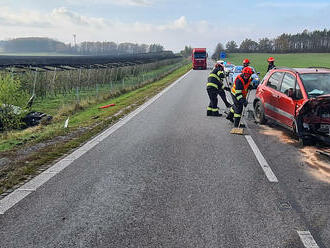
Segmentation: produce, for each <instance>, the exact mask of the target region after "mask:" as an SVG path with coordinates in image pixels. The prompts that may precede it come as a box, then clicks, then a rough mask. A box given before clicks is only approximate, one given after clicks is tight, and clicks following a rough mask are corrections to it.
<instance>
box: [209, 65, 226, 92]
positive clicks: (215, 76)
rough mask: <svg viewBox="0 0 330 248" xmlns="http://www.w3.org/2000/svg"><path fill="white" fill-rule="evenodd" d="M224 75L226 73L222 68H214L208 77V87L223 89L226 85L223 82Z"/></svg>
mask: <svg viewBox="0 0 330 248" xmlns="http://www.w3.org/2000/svg"><path fill="white" fill-rule="evenodd" d="M224 77H225V74H224V72H223V71H222V70H221V69H220V68H214V69H213V70H212V72H211V73H210V75H209V77H208V78H207V84H206V86H207V88H208V87H214V88H216V89H223V88H224V87H225V86H224V84H223V83H222V81H223V78H224Z"/></svg>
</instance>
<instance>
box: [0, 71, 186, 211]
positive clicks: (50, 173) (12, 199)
mask: <svg viewBox="0 0 330 248" xmlns="http://www.w3.org/2000/svg"><path fill="white" fill-rule="evenodd" d="M191 71H192V70H190V71H189V72H187V73H186V74H184V75H183V76H181V77H180V78H179V79H177V80H176V81H175V82H174V83H172V84H171V85H170V86H168V87H167V88H165V89H164V90H163V91H161V92H160V93H158V94H157V95H156V96H154V97H153V98H151V99H150V100H149V101H147V102H146V103H144V104H143V105H141V106H140V107H139V108H137V109H136V110H134V111H133V112H132V113H130V114H129V115H127V116H126V117H124V118H123V119H122V120H120V121H118V122H117V123H116V124H114V125H113V126H111V127H110V128H108V129H106V130H105V131H103V132H102V133H100V134H99V135H97V136H96V137H94V138H93V139H92V140H90V141H88V142H87V143H86V144H84V145H83V146H82V147H80V148H79V149H77V150H75V151H74V152H72V153H71V154H70V155H68V156H67V157H65V158H64V159H62V160H60V161H59V162H57V163H56V164H55V165H53V166H52V167H50V168H49V169H47V170H46V171H44V172H43V173H41V174H39V175H38V176H36V177H35V178H33V179H32V180H31V181H29V182H27V183H26V184H24V185H23V186H22V187H20V188H19V189H16V190H15V191H13V192H12V193H10V194H9V195H8V196H6V197H4V198H3V199H1V200H0V215H3V214H4V213H5V212H6V211H7V210H8V209H10V208H11V207H13V206H14V205H15V204H17V203H18V202H19V201H21V200H23V199H24V198H25V197H26V196H28V195H29V194H30V193H32V192H33V191H36V189H37V188H39V187H40V186H41V185H43V184H44V183H46V182H47V181H48V180H49V179H51V178H52V177H54V176H55V175H56V174H57V173H59V172H61V171H62V170H63V169H65V168H66V167H68V166H69V165H70V164H71V163H72V162H73V161H74V160H76V159H78V158H79V157H81V156H82V155H83V154H85V153H86V152H88V151H89V150H90V149H92V148H93V147H94V146H96V145H97V144H99V143H100V142H101V141H102V140H104V139H105V138H107V137H108V136H110V135H111V134H112V133H114V132H115V131H117V130H118V129H119V128H121V127H122V126H124V125H125V124H126V123H127V122H128V121H129V120H131V119H132V118H133V117H134V116H136V115H137V114H139V113H140V112H142V111H143V110H144V109H145V108H147V107H148V106H149V105H151V104H152V103H153V102H155V101H156V100H157V99H158V98H160V97H161V96H162V95H163V94H164V93H165V92H167V91H168V90H169V89H171V88H172V87H174V86H175V85H176V84H177V83H179V82H180V81H181V80H182V79H184V78H185V77H186V76H187V75H188V74H189V73H190V72H191Z"/></svg>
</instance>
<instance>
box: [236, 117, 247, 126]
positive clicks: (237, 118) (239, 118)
mask: <svg viewBox="0 0 330 248" xmlns="http://www.w3.org/2000/svg"><path fill="white" fill-rule="evenodd" d="M240 120H241V117H235V118H234V127H238V125H239V127H240V128H245V125H244V124H240V123H239V121H240Z"/></svg>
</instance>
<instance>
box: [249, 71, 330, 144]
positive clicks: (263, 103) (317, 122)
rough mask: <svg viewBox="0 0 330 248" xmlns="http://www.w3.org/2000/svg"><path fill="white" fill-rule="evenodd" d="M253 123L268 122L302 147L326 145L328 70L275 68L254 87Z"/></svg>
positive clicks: (329, 116) (329, 93) (329, 94)
mask: <svg viewBox="0 0 330 248" xmlns="http://www.w3.org/2000/svg"><path fill="white" fill-rule="evenodd" d="M253 107H254V112H255V118H256V121H257V122H259V123H261V124H263V123H266V121H267V120H268V119H272V120H274V121H275V122H277V123H278V124H280V125H282V126H284V127H286V128H289V129H290V130H292V131H293V132H294V133H296V134H297V136H298V137H299V139H300V140H301V141H302V143H303V144H304V145H312V144H314V143H315V142H316V141H321V142H322V143H325V144H327V145H330V68H315V67H313V68H283V67H281V68H279V67H277V68H275V69H273V70H270V71H269V72H268V73H267V74H266V76H265V77H264V79H263V81H262V83H261V84H260V85H259V87H258V88H257V92H256V98H255V100H254V102H253Z"/></svg>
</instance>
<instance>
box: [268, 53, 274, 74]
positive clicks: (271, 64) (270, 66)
mask: <svg viewBox="0 0 330 248" xmlns="http://www.w3.org/2000/svg"><path fill="white" fill-rule="evenodd" d="M267 62H268V69H267V72H268V71H270V70H271V69H273V68H275V64H274V62H275V59H274V58H273V57H269V58H268V59H267Z"/></svg>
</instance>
